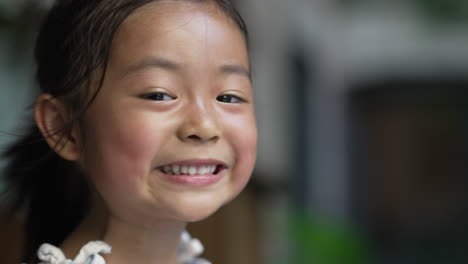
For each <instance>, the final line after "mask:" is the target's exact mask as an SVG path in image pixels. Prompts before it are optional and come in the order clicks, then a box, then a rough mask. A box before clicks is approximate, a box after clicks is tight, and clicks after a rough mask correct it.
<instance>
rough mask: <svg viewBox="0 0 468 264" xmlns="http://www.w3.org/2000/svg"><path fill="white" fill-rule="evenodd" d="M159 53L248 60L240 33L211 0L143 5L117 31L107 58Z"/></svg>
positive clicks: (158, 2) (160, 2) (157, 2)
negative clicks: (109, 55)
mask: <svg viewBox="0 0 468 264" xmlns="http://www.w3.org/2000/svg"><path fill="white" fill-rule="evenodd" d="M148 53H150V54H148ZM154 53H158V54H154ZM161 54H163V55H167V56H176V57H186V58H188V57H194V56H195V55H199V56H202V57H205V58H208V57H215V58H216V57H217V58H220V57H225V59H227V60H229V59H235V60H243V61H245V62H246V63H247V64H248V55H247V48H246V44H245V39H244V36H243V34H242V33H241V31H240V29H239V28H238V26H237V25H236V24H235V22H234V21H233V20H232V19H231V18H230V17H228V15H227V14H225V12H224V11H223V10H221V8H220V7H219V6H218V5H217V4H216V3H214V2H213V1H154V2H151V3H149V4H146V5H144V6H143V7H141V8H139V9H137V10H136V11H135V12H134V13H132V14H131V15H130V16H129V17H128V18H127V19H126V20H125V21H124V22H123V23H122V25H121V27H120V28H119V30H118V31H117V33H116V35H115V37H114V41H113V47H112V51H111V59H112V57H122V56H124V57H125V56H127V57H129V56H131V57H133V58H136V57H139V56H143V55H146V56H148V55H161ZM127 59H131V58H127Z"/></svg>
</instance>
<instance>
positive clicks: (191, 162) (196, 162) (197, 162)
mask: <svg viewBox="0 0 468 264" xmlns="http://www.w3.org/2000/svg"><path fill="white" fill-rule="evenodd" d="M172 165H179V166H210V165H216V166H222V167H225V168H226V167H227V165H226V163H224V162H222V161H220V160H217V159H187V160H179V161H174V162H170V163H166V164H163V165H160V166H158V168H161V167H164V166H172Z"/></svg>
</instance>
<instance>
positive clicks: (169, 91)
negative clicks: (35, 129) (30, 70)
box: [36, 1, 257, 264]
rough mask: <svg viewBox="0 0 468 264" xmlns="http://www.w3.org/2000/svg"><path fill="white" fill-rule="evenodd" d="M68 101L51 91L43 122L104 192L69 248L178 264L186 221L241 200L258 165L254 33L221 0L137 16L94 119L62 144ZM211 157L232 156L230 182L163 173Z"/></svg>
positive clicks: (40, 105)
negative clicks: (93, 244)
mask: <svg viewBox="0 0 468 264" xmlns="http://www.w3.org/2000/svg"><path fill="white" fill-rule="evenodd" d="M224 95H227V96H225V97H220V96H224ZM64 108H65V107H64V106H63V105H61V104H60V102H59V101H58V100H56V99H54V98H53V97H51V96H49V95H42V96H40V97H39V99H38V101H37V104H36V121H37V123H38V125H39V127H40V128H41V131H42V132H43V134H44V135H45V137H46V138H47V140H48V142H49V144H50V145H51V146H53V147H55V149H56V151H57V152H58V153H59V154H60V155H61V156H62V157H64V158H66V159H69V160H75V161H76V162H78V163H79V164H80V166H81V167H82V168H83V171H84V172H85V174H86V176H87V177H88V180H89V181H90V183H91V186H92V187H93V189H94V196H95V197H94V203H93V208H92V210H91V213H90V214H89V216H88V217H87V218H86V219H85V220H84V222H83V223H82V224H81V225H80V227H79V228H78V229H77V230H76V231H75V232H74V233H73V234H72V235H71V236H70V237H69V238H68V239H67V240H66V241H65V242H64V244H63V245H62V248H63V249H64V251H65V253H66V255H67V256H69V257H71V256H74V255H76V253H77V252H78V250H79V248H80V247H81V246H82V245H83V244H84V243H86V242H87V241H89V240H96V239H100V240H104V241H106V242H108V243H109V244H111V245H112V247H113V250H112V251H113V253H112V254H110V255H108V256H106V260H107V262H108V263H111V264H118V263H141V264H144V263H177V262H176V250H177V247H178V244H179V238H180V233H181V232H182V230H184V228H185V225H186V223H187V222H192V221H198V220H201V219H204V218H206V217H208V216H209V215H211V214H212V213H214V212H215V211H216V210H217V209H218V208H219V207H221V206H222V205H224V204H225V203H227V202H229V201H230V200H232V199H233V198H234V197H236V196H237V195H238V194H239V192H240V191H241V190H242V189H243V188H244V186H245V185H246V183H247V181H248V179H249V177H250V175H251V173H252V170H253V167H254V163H255V155H256V142H257V130H256V125H255V115H254V107H253V95H252V88H251V80H250V77H249V60H248V52H247V48H246V45H245V39H244V37H243V35H242V33H241V32H240V31H239V29H238V27H237V26H236V25H235V24H234V22H232V21H231V20H230V19H229V18H228V17H227V16H226V15H225V14H224V13H223V12H222V11H220V10H219V8H218V7H217V6H216V5H215V4H213V3H210V2H208V3H193V2H192V3H190V2H184V1H177V2H166V1H165V2H153V3H150V4H147V5H145V6H144V7H143V8H140V9H138V10H137V11H135V12H134V13H133V14H132V15H130V16H129V17H128V18H127V19H126V20H125V21H124V23H123V24H122V26H121V28H120V29H119V31H118V32H117V34H116V36H115V39H114V42H113V47H112V51H111V56H110V60H109V65H108V69H107V72H106V77H105V80H104V84H103V86H102V88H101V90H100V92H99V94H98V96H97V97H96V100H95V101H94V102H93V103H92V104H91V106H90V108H89V109H88V111H87V112H86V115H85V118H84V125H83V126H82V127H79V128H76V129H74V130H73V131H72V133H71V134H70V135H69V136H68V137H67V140H66V141H65V142H64V143H63V144H62V145H61V147H60V148H58V147H56V146H55V145H54V144H55V143H56V142H57V140H58V139H57V137H56V136H55V135H53V134H52V133H49V132H48V131H53V129H54V128H53V124H56V123H57V122H58V123H60V122H61V121H63V120H65V119H66V116H67V115H66V113H65V111H64ZM80 135H84V138H82V137H81V136H80ZM200 159H203V160H206V159H210V160H212V159H215V160H217V162H221V163H222V164H224V167H223V168H224V169H223V171H222V173H223V174H222V177H221V179H220V180H219V181H217V182H215V183H213V184H208V185H196V184H195V185H194V184H181V183H175V182H172V181H169V180H168V179H167V177H165V175H164V173H163V172H162V171H161V170H159V168H160V166H163V165H166V164H172V163H178V162H181V161H186V160H189V161H193V160H200Z"/></svg>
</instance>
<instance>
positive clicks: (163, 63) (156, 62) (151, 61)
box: [121, 57, 182, 78]
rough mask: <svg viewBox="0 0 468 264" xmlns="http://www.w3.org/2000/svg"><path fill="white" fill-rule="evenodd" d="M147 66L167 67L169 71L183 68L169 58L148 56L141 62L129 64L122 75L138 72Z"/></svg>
mask: <svg viewBox="0 0 468 264" xmlns="http://www.w3.org/2000/svg"><path fill="white" fill-rule="evenodd" d="M147 68H161V69H166V70H169V71H180V69H181V68H182V65H181V64H179V63H177V62H174V61H171V60H168V59H164V58H159V57H147V58H145V59H143V60H141V61H140V62H138V63H136V64H133V65H131V66H129V67H128V68H127V69H125V70H124V71H123V73H122V75H121V77H122V78H123V77H125V76H127V75H129V74H131V73H133V72H138V71H141V70H144V69H147Z"/></svg>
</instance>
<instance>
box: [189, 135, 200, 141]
mask: <svg viewBox="0 0 468 264" xmlns="http://www.w3.org/2000/svg"><path fill="white" fill-rule="evenodd" d="M188 138H189V139H192V140H201V137H199V136H197V135H190V136H188Z"/></svg>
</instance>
